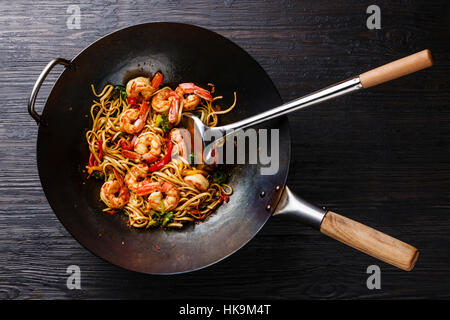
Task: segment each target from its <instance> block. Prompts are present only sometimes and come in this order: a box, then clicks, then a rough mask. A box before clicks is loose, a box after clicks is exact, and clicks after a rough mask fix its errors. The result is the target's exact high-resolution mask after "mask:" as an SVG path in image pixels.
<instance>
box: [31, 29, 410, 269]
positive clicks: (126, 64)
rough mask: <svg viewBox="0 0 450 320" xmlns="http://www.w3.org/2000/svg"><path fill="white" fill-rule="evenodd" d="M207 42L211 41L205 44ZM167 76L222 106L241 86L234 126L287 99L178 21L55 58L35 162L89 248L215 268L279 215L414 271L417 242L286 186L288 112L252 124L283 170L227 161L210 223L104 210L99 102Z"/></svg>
mask: <svg viewBox="0 0 450 320" xmlns="http://www.w3.org/2000/svg"><path fill="white" fill-rule="evenodd" d="M205 43H206V44H207V46H205ZM58 64H62V65H64V66H65V67H66V68H65V69H64V71H63V72H62V73H61V75H60V76H59V78H58V79H57V81H56V82H55V84H54V86H53V88H52V90H51V93H50V95H49V97H48V99H47V101H46V103H45V107H44V109H43V111H42V114H41V115H39V114H38V113H37V112H36V111H35V110H34V104H35V100H36V97H37V93H38V91H39V88H40V86H41V84H42V83H43V81H44V80H45V77H46V76H47V75H48V73H49V72H50V71H51V69H52V68H53V67H54V66H56V65H58ZM156 71H161V72H162V73H163V74H164V77H165V80H164V85H170V86H172V87H174V86H175V85H176V84H178V83H180V82H186V81H189V82H191V81H192V82H194V83H196V84H198V85H200V86H206V84H207V83H209V82H213V83H214V84H215V86H216V88H217V94H218V95H223V96H224V102H223V104H224V105H229V104H231V102H232V100H233V92H234V91H237V92H238V106H237V108H235V109H234V110H233V111H232V112H230V113H228V114H226V115H223V116H222V117H221V120H220V121H221V123H222V124H229V123H234V122H237V121H238V120H242V119H245V118H249V117H251V116H255V115H256V114H258V113H260V112H263V111H268V110H270V109H272V108H273V107H275V106H279V105H281V102H282V101H281V98H280V95H279V93H278V91H277V89H276V88H275V86H274V84H273V83H272V81H271V79H270V78H269V77H268V75H267V74H266V73H265V72H264V70H263V69H262V68H261V67H260V66H259V64H258V63H257V62H256V61H255V60H254V59H253V58H252V57H251V56H250V55H249V54H247V53H246V52H245V51H244V50H243V49H241V48H240V47H238V46H237V45H236V44H234V43H233V42H231V41H230V40H228V39H226V38H224V37H222V36H220V35H218V34H216V33H214V32H211V31H209V30H206V29H203V28H200V27H197V26H193V25H187V24H180V23H147V24H141V25H135V26H131V27H128V28H125V29H122V30H119V31H116V32H113V33H111V34H109V35H106V36H104V37H103V38H101V39H99V40H98V41H96V42H94V43H92V44H91V45H90V46H88V47H87V48H86V49H84V50H83V51H81V52H80V53H79V54H78V55H77V56H76V57H75V58H73V59H72V60H70V61H69V60H66V59H62V58H56V59H54V60H52V61H51V62H50V63H49V64H48V65H47V67H46V68H45V69H44V70H43V72H42V73H41V75H40V76H39V78H38V80H37V81H36V84H35V85H34V87H33V90H32V93H31V95H30V100H29V105H28V110H29V112H30V115H31V116H32V117H33V118H34V119H35V120H36V121H37V123H38V125H39V131H38V137H37V166H38V171H39V176H40V180H41V184H42V187H43V190H44V192H45V195H46V197H47V199H48V202H49V203H50V205H51V207H52V209H53V211H54V212H55V214H56V216H57V217H58V219H59V220H60V221H61V223H62V224H63V225H64V227H65V228H66V229H67V230H68V231H69V233H70V234H71V235H72V236H73V237H74V238H75V239H77V240H78V241H79V242H80V243H81V244H82V245H83V246H84V247H85V248H87V249H88V250H90V251H91V252H92V253H94V254H95V255H97V256H99V257H101V258H103V259H105V260H107V261H109V262H111V263H113V264H115V265H117V266H120V267H123V268H126V269H129V270H134V271H138V272H144V273H151V274H174V273H181V272H187V271H192V270H196V269H200V268H203V267H205V266H208V265H211V264H213V263H215V262H217V261H220V260H221V259H223V258H225V257H227V256H228V255H230V254H232V253H233V252H235V251H236V250H238V249H239V248H241V247H242V246H243V245H245V244H246V243H247V242H248V241H249V240H251V239H252V238H253V236H254V235H255V234H256V233H257V232H258V231H259V230H260V229H261V227H262V226H263V225H264V224H265V223H266V221H267V220H268V219H269V218H270V217H271V216H272V215H279V216H290V217H294V218H297V219H298V220H300V221H301V222H304V223H306V224H309V225H311V226H312V227H314V228H316V229H319V230H320V231H322V232H323V233H325V234H327V235H329V236H331V237H333V238H336V239H337V240H339V241H341V242H344V243H346V244H348V245H351V246H353V247H355V248H356V249H358V250H360V251H363V252H365V253H368V254H370V255H372V256H374V257H376V258H379V259H381V260H383V261H386V262H388V263H390V264H393V265H395V266H397V267H399V268H401V269H404V270H411V269H412V268H413V266H414V265H415V262H416V261H417V257H418V251H417V249H416V248H414V247H412V246H410V245H408V244H406V243H403V242H401V241H399V240H397V239H394V238H391V237H389V236H387V235H385V234H383V233H381V232H378V231H375V230H374V229H371V228H369V227H366V226H364V225H361V224H359V223H357V222H355V221H352V220H350V219H347V218H344V217H342V216H340V215H337V214H335V213H333V212H327V211H326V210H324V209H322V208H318V207H316V206H314V205H311V204H309V203H307V202H305V201H304V200H303V199H301V198H299V197H298V196H296V195H294V194H293V193H292V192H291V191H290V190H289V188H288V187H286V186H285V182H286V178H287V175H288V168H289V159H290V153H291V141H290V139H291V138H290V133H289V124H288V121H287V118H286V116H282V117H280V118H276V119H271V120H270V121H266V122H263V123H258V124H256V125H255V126H254V128H256V129H260V128H267V129H279V135H280V140H279V150H280V154H282V155H283V156H282V157H280V163H279V170H278V172H277V173H276V174H274V175H260V174H259V172H260V165H250V164H241V165H233V166H229V167H228V170H229V174H230V181H229V184H230V185H231V186H232V187H233V189H234V193H233V195H232V196H231V199H230V201H229V203H226V204H224V205H222V206H221V207H220V208H219V209H218V210H217V212H215V213H214V214H213V215H211V216H210V217H209V218H208V219H207V220H206V221H205V222H202V223H200V224H196V225H194V224H192V225H188V226H186V227H184V228H183V229H182V230H163V229H159V230H140V229H135V228H130V227H129V226H127V225H126V217H125V216H124V215H120V214H118V215H110V214H104V213H102V208H103V206H102V203H101V201H100V199H99V190H100V186H101V183H99V182H98V181H95V180H92V179H90V180H87V179H86V176H87V175H86V173H85V172H84V168H85V166H86V163H87V160H88V158H89V149H88V145H87V142H86V141H85V132H86V130H88V128H89V127H90V126H91V119H90V117H89V116H88V115H89V110H90V106H91V103H92V100H93V95H92V92H91V87H90V86H91V84H93V85H94V86H95V88H96V89H97V90H98V89H100V88H102V87H103V86H104V85H106V84H108V83H112V84H126V82H127V81H128V80H130V79H131V78H134V77H136V76H139V75H148V74H149V73H151V74H154V73H155V72H156Z"/></svg>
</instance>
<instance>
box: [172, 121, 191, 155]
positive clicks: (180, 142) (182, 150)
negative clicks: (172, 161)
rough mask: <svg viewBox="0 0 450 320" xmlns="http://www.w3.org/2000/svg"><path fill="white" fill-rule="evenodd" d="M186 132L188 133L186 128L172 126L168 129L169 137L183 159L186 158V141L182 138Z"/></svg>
mask: <svg viewBox="0 0 450 320" xmlns="http://www.w3.org/2000/svg"><path fill="white" fill-rule="evenodd" d="M186 134H189V132H188V131H187V130H186V129H181V128H180V129H179V128H174V129H172V130H171V131H170V139H172V141H173V142H175V144H176V145H177V148H178V156H180V157H182V158H184V159H185V160H187V159H188V154H187V147H186V142H185V140H184V139H185V137H186V136H185V135H186ZM175 154H176V152H175Z"/></svg>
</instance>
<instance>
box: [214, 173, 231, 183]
mask: <svg viewBox="0 0 450 320" xmlns="http://www.w3.org/2000/svg"><path fill="white" fill-rule="evenodd" d="M211 175H212V179H213V182H214V183H217V184H222V183H226V182H227V180H228V175H227V174H226V172H224V171H222V170H215V171H214V172H213V173H212V174H211Z"/></svg>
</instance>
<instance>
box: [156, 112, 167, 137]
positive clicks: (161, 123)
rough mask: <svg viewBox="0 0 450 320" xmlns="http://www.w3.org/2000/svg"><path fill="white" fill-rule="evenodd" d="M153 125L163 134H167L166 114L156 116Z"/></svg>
mask: <svg viewBox="0 0 450 320" xmlns="http://www.w3.org/2000/svg"><path fill="white" fill-rule="evenodd" d="M155 124H156V125H157V126H158V127H160V128H161V129H162V131H163V132H164V133H167V132H169V117H168V116H167V114H158V115H157V116H156V119H155Z"/></svg>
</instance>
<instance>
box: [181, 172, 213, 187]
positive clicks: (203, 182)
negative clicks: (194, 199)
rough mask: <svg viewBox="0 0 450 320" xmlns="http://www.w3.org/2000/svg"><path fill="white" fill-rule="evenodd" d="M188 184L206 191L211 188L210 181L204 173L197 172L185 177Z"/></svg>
mask: <svg viewBox="0 0 450 320" xmlns="http://www.w3.org/2000/svg"><path fill="white" fill-rule="evenodd" d="M184 181H186V183H187V184H190V185H191V186H193V187H195V188H197V189H198V190H200V191H206V190H208V188H209V181H208V179H206V178H205V177H204V176H203V175H202V174H200V173H197V174H193V175H190V176H186V177H184Z"/></svg>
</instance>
